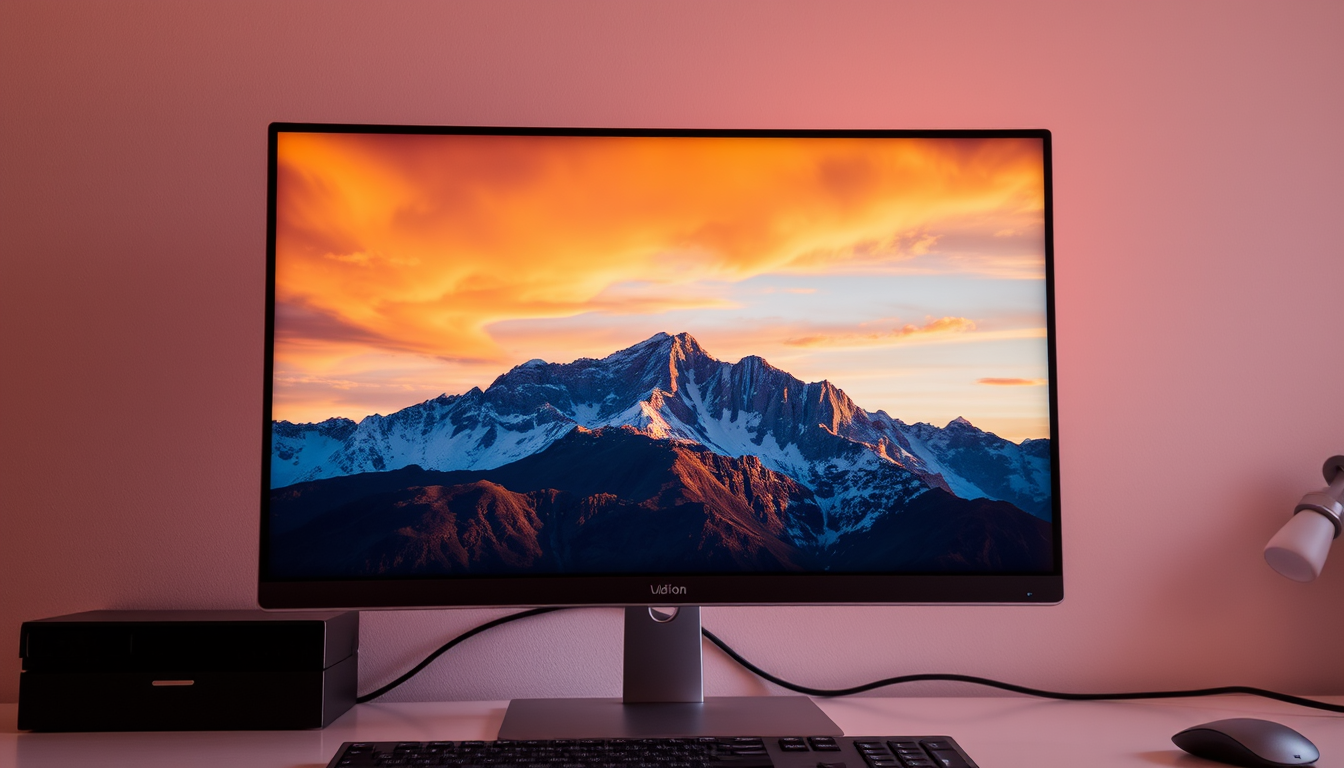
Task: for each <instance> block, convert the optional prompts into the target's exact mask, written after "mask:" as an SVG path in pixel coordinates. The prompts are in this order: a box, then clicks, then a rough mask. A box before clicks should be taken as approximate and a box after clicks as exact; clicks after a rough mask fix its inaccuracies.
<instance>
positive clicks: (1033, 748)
mask: <svg viewBox="0 0 1344 768" xmlns="http://www.w3.org/2000/svg"><path fill="white" fill-rule="evenodd" d="M1327 700H1328V701H1331V702H1332V703H1337V704H1344V696H1335V697H1330V698H1328V699H1327ZM817 703H818V704H819V705H820V706H821V708H822V709H824V710H825V711H826V714H828V715H830V717H831V718H832V719H833V720H835V722H836V723H837V724H838V725H839V726H840V727H841V728H843V729H845V732H846V733H847V734H849V735H852V736H886V735H905V734H936V735H946V736H951V737H952V738H954V739H956V740H957V742H958V743H960V744H961V745H962V747H963V748H964V749H965V750H966V752H967V753H968V754H969V755H970V756H971V758H972V759H973V760H975V761H976V762H977V763H978V764H979V765H980V766H981V768H1054V767H1055V766H1059V767H1060V768H1112V767H1115V768H1119V767H1120V766H1128V767H1130V768H1133V767H1134V766H1147V767H1148V768H1152V766H1183V767H1184V768H1199V767H1200V766H1204V767H1205V768H1208V767H1209V766H1213V765H1219V764H1215V763H1209V762H1207V761H1204V760H1198V759H1196V758H1193V757H1190V756H1189V755H1186V754H1185V753H1184V752H1181V751H1180V750H1178V749H1176V747H1175V746H1173V745H1172V743H1171V735H1172V734H1173V733H1176V732H1177V731H1179V730H1181V729H1182V728H1185V727H1188V726H1191V725H1195V724H1196V723H1202V722H1207V721H1209V720H1218V719H1221V718H1226V717H1262V718H1266V719H1270V720H1276V721H1278V722H1281V723H1283V724H1285V725H1288V726H1290V727H1292V728H1295V729H1296V730H1298V731H1299V732H1301V733H1303V734H1304V735H1306V736H1307V737H1308V738H1310V739H1311V740H1312V741H1314V742H1315V743H1316V746H1317V747H1319V748H1320V750H1321V759H1320V761H1319V762H1318V763H1317V765H1318V766H1319V768H1341V767H1344V715H1337V714H1332V713H1328V712H1322V711H1319V710H1308V709H1302V708H1299V707H1292V706H1289V705H1287V704H1280V703H1278V702H1274V701H1268V700H1263V699H1257V698H1252V697H1245V696H1222V697H1214V698H1205V699H1184V700H1169V701H1160V702H1058V701H1045V700H1040V699H1030V698H1022V697H1007V696H1005V697H989V698H851V699H833V700H828V699H823V700H819V701H818V702H817ZM506 704H507V702H503V701H475V702H435V703H420V704H361V705H359V706H356V707H355V708H354V709H353V710H351V711H350V712H347V713H346V714H345V715H344V716H342V717H341V718H340V719H338V720H337V721H336V722H335V723H333V724H332V725H331V726H329V727H328V728H326V729H325V730H321V731H281V732H266V731H249V732H193V733H73V734H53V733H20V732H18V731H17V730H16V729H15V718H16V716H17V711H18V707H17V705H14V704H0V768H11V767H12V766H18V767H19V768H73V767H77V766H91V767H93V766H96V767H97V768H121V767H123V766H126V767H129V766H135V767H136V768H159V767H163V768H167V767H168V766H173V767H174V768H176V767H177V766H183V767H188V766H189V767H193V768H225V767H227V768H297V767H298V766H303V768H313V767H314V766H325V765H326V763H327V761H328V760H330V759H331V756H332V755H333V754H334V753H335V751H336V748H337V747H338V746H339V745H340V744H341V742H343V741H432V740H461V739H490V738H494V735H495V733H496V731H497V730H498V728H499V724H500V722H501V721H502V720H503V718H504V707H505V706H506Z"/></svg>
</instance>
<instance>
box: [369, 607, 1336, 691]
mask: <svg viewBox="0 0 1344 768" xmlns="http://www.w3.org/2000/svg"><path fill="white" fill-rule="evenodd" d="M563 610H567V609H566V608H563V607H561V608H533V609H532V610H529V611H522V612H520V613H511V614H509V615H508V616H501V617H499V618H498V619H495V620H493V621H487V622H486V623H484V624H481V625H479V626H477V627H473V628H472V629H469V630H467V631H466V632H463V633H462V634H460V635H458V636H457V637H454V638H453V639H452V640H449V641H448V642H446V643H444V644H443V645H441V646H439V648H438V650H436V651H434V652H433V653H431V654H429V655H428V656H426V657H425V659H424V661H421V662H420V663H419V664H416V665H415V667H414V668H413V669H411V670H410V671H409V672H407V673H406V674H404V675H402V676H401V677H398V678H397V679H396V680H393V681H392V682H390V683H388V684H387V685H384V686H383V687H382V688H379V689H378V690H376V691H374V692H372V693H367V694H365V695H363V696H360V697H358V698H356V699H355V701H356V702H358V703H360V704H363V703H364V702H366V701H372V700H373V699H376V698H378V697H379V696H382V695H383V694H385V693H387V692H388V691H390V690H392V689H393V688H396V687H397V686H399V685H401V684H402V683H404V682H406V681H407V680H410V679H411V678H412V677H415V676H416V675H417V674H419V672H420V670H422V669H424V668H425V667H427V666H429V665H430V664H431V663H432V662H433V661H434V660H435V659H437V658H439V657H440V656H442V655H443V654H444V653H445V652H447V651H448V650H449V649H450V648H452V647H453V646H455V645H457V644H458V643H461V642H462V641H464V640H466V639H467V638H470V637H474V636H476V635H479V634H480V633H482V632H484V631H486V630H488V629H493V628H495V627H498V626H499V625H501V624H508V623H509V622H511V621H517V620H518V619H526V618H528V617H530V616H540V615H541V614H543V613H551V612H553V611H563ZM700 634H702V635H704V636H705V638H706V639H707V640H709V641H710V642H711V643H713V644H714V645H716V646H718V648H719V650H721V651H723V652H724V653H726V654H728V657H729V658H731V659H732V660H733V661H736V662H737V663H738V664H741V665H742V667H743V669H746V670H747V671H748V672H750V673H752V674H753V675H756V676H757V677H759V678H761V679H763V680H767V681H769V682H772V683H774V684H775V685H778V686H779V687H781V688H787V689H788V690H790V691H794V692H795V693H802V694H806V695H808V696H821V697H826V698H833V697H836V696H850V695H853V694H856V693H863V692H864V691H871V690H873V689H875V688H885V687H887V686H890V685H901V684H902V683H920V682H934V681H936V682H950V683H971V684H973V685H983V686H987V687H989V688H998V689H1000V690H1004V691H1011V692H1013V693H1022V694H1026V695H1028V696H1037V697H1039V698H1043V699H1061V700H1064V701H1102V700H1112V701H1117V700H1120V701H1122V700H1127V699H1176V698H1187V697H1194V696H1218V695H1222V694H1229V693H1242V694H1247V695H1250V696H1260V697H1263V698H1266V699H1274V700H1276V701H1282V702H1286V703H1288V704H1296V705H1297V706H1299V707H1310V708H1312V709H1323V710H1325V711H1327V712H1341V713H1344V705H1340V704H1329V703H1326V702H1324V701H1316V700H1315V699H1305V698H1302V697H1301V696H1292V695H1290V694H1287V693H1279V692H1277V691H1267V690H1265V689H1263V688H1252V687H1249V686H1244V685H1227V686H1222V687H1220V688H1198V689H1195V690H1189V691H1130V692H1126V693H1063V692H1059V691H1045V690H1041V689H1039V688H1029V687H1027V686H1025V685H1015V684H1013V683H1004V682H1000V681H998V680H990V679H989V678H986V677H975V676H974V675H954V674H936V673H935V674H922V675H898V676H896V677H888V678H886V679H884V680H875V681H873V682H871V683H863V684H862V685H855V686H852V687H849V688H811V687H808V686H806V685H799V684H797V683H791V682H789V681H788V680H785V679H783V678H781V677H776V676H775V675H772V674H770V673H769V672H766V671H765V670H764V669H761V668H760V667H758V666H756V665H755V664H753V663H751V662H750V661H748V660H747V659H746V658H745V657H744V656H742V654H740V653H738V652H737V651H735V650H733V648H732V646H730V645H728V644H727V643H725V642H724V641H723V640H722V639H720V638H719V636H718V635H716V634H714V633H713V632H710V631H709V630H708V629H705V628H704V627H701V628H700Z"/></svg>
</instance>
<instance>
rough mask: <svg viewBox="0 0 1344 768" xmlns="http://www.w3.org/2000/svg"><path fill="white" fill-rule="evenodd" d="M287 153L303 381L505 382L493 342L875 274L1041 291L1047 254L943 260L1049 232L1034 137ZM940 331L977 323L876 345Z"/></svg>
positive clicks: (423, 141) (283, 147)
mask: <svg viewBox="0 0 1344 768" xmlns="http://www.w3.org/2000/svg"><path fill="white" fill-rule="evenodd" d="M278 141H279V144H278V167H277V181H276V196H277V218H276V244H275V248H276V282H275V284H276V301H277V316H278V319H277V325H276V329H277V348H276V361H277V365H279V363H281V362H284V363H285V364H286V365H289V366H292V368H293V371H292V372H293V373H295V374H296V375H297V374H302V373H303V372H305V371H311V370H315V369H322V371H323V372H324V375H325V374H332V375H334V376H335V378H338V379H339V378H343V377H342V376H339V375H336V372H335V370H334V369H335V367H336V366H337V364H338V362H339V361H340V360H341V359H353V358H356V357H358V356H359V355H362V354H367V353H369V352H370V351H371V350H390V351H394V352H399V353H403V354H408V355H419V356H424V357H427V358H435V359H441V360H451V361H454V362H455V363H456V364H462V365H479V366H480V369H481V371H482V372H484V371H486V370H487V369H488V370H494V371H495V372H497V370H498V368H499V365H500V364H502V363H507V362H509V361H510V360H512V353H511V352H510V350H508V349H506V348H505V346H504V345H503V344H502V343H501V340H500V338H498V337H497V335H496V334H495V333H494V332H492V328H495V327H498V326H500V325H501V324H507V323H509V322H512V321H534V322H540V323H545V322H551V321H555V320H561V319H572V318H576V317H581V316H587V315H594V314H595V315H603V316H607V317H610V318H611V322H614V323H621V322H622V320H621V318H631V317H636V316H647V315H653V314H659V313H666V312H671V311H675V310H699V309H722V308H724V307H726V306H729V304H728V303H727V302H726V300H725V299H724V298H723V297H722V296H721V295H716V294H715V292H714V291H713V290H712V289H711V288H708V287H706V286H711V285H712V284H716V283H717V284H725V283H727V284H731V283H736V282H740V281H743V280H746V279H749V278H752V277H756V276H760V275H766V274H780V273H794V274H817V273H838V274H839V273H849V274H858V275H862V274H871V273H877V272H884V271H885V272H889V271H890V270H892V269H893V268H896V267H898V266H900V265H901V264H902V263H904V262H909V261H910V260H911V259H916V260H918V263H919V265H920V266H919V268H920V269H943V268H946V269H949V270H952V271H965V270H983V271H985V272H987V273H992V272H994V270H996V269H998V270H1002V269H1008V270H1011V271H1012V272H1013V273H1014V274H1018V273H1020V272H1022V271H1023V270H1025V271H1026V272H1027V273H1029V274H1035V275H1036V276H1039V275H1040V274H1042V271H1041V266H1040V265H1041V264H1042V263H1043V261H1041V259H1043V256H1042V255H1041V254H1040V253H1039V252H1038V251H1039V248H1037V251H1033V252H1029V253H1027V254H1026V256H1025V257H1024V256H1023V255H1022V254H1020V253H1017V252H1013V253H1006V252H1005V253H1004V254H1003V255H1002V256H1000V255H998V254H997V252H994V253H988V255H986V254H979V255H976V256H975V257H974V258H970V257H966V256H964V255H962V254H961V252H960V251H957V250H955V249H950V250H946V253H944V252H943V250H944V245H945V244H946V243H949V242H951V243H956V242H958V240H957V237H958V236H961V235H963V234H965V233H976V232H978V233H982V234H983V235H984V239H987V240H988V239H992V237H993V235H994V233H997V232H1004V231H1012V232H1021V231H1032V228H1033V227H1039V221H1040V212H1041V210H1043V206H1044V196H1043V186H1042V179H1041V176H1040V166H1041V156H1040V153H1041V145H1040V142H1039V141H1036V140H1025V139H1024V140H1021V141H1012V140H994V141H968V140H950V139H949V140H910V139H901V140H889V141H872V140H866V139H865V140H851V139H828V140H826V141H810V140H799V139H789V138H773V139H750V140H748V139H733V138H702V139H685V138H682V139H676V140H668V139H660V138H654V137H627V138H599V137H556V136H550V137H545V136H532V137H518V136H513V137H510V136H445V135H412V136H408V135H396V136H390V135H361V134H341V133H331V134H321V133H315V134H298V133H289V134H281V135H280V137H279V139H278ZM962 239H963V240H964V239H965V237H963V238H962ZM940 264H941V265H944V266H939V265H940ZM788 290H790V291H792V292H799V293H802V292H804V291H807V290H812V289H807V288H794V289H788ZM282 308H283V309H282ZM286 318H287V319H286ZM945 320H958V321H961V322H963V323H970V321H968V320H964V318H944V319H943V320H939V321H931V323H930V325H926V326H921V327H918V328H914V327H911V326H907V327H905V328H901V329H896V330H893V331H892V332H890V333H888V334H884V335H882V338H881V339H880V340H871V341H868V342H862V343H888V342H890V341H893V340H899V339H901V338H904V337H908V336H911V335H914V334H925V335H933V334H940V333H951V332H956V331H964V330H969V329H970V328H973V324H972V325H971V326H970V327H958V328H954V327H951V326H937V325H936V324H937V323H941V322H943V321H945ZM291 321H292V322H291ZM817 338H820V337H817ZM862 338H863V337H860V336H852V337H850V340H849V341H848V342H846V343H861V339H862ZM807 340H808V337H804V338H803V339H801V340H795V341H799V343H798V344H797V345H796V346H807V344H806V343H805V342H807ZM554 341H556V342H563V338H557V339H554ZM818 343H820V342H818ZM579 355H580V352H579V350H577V349H570V348H566V347H564V346H563V345H562V346H558V347H555V348H552V349H550V350H549V351H548V353H547V355H546V356H547V357H549V358H551V359H555V360H568V359H573V358H574V357H577V356H579ZM524 359H526V358H524Z"/></svg>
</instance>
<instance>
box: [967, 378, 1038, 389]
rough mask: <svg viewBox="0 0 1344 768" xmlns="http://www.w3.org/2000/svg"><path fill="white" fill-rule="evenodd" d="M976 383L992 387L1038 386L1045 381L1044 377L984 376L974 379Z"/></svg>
mask: <svg viewBox="0 0 1344 768" xmlns="http://www.w3.org/2000/svg"><path fill="white" fill-rule="evenodd" d="M975 383H976V384H988V385H990V386H992V387H1040V386H1044V385H1045V384H1046V383H1047V382H1046V380H1045V379H1012V378H1003V379H1000V378H993V377H989V378H984V379H976V380H975Z"/></svg>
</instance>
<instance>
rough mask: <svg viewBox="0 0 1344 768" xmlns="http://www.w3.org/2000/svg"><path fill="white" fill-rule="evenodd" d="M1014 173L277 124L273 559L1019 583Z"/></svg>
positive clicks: (358, 573) (1038, 417) (1032, 524)
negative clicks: (282, 129)
mask: <svg viewBox="0 0 1344 768" xmlns="http://www.w3.org/2000/svg"><path fill="white" fill-rule="evenodd" d="M1042 167H1043V160H1042V147H1041V142H1040V141H1039V140H1034V139H1007V138H1003V139H880V140H878V139H800V138H777V137H776V138H722V137H719V138H695V139H689V138H684V137H683V138H676V139H669V138H663V137H582V136H580V137H576V136H536V137H533V136H526V137H519V136H480V135H468V136H463V135H380V134H322V133H313V134H281V135H280V143H279V147H278V174H277V191H276V200H277V221H276V239H275V270H276V271H275V291H276V293H275V301H276V305H275V307H276V308H275V318H274V328H273V331H274V353H273V377H272V400H271V416H272V422H271V434H270V469H269V472H270V485H269V487H270V492H269V493H270V497H269V508H268V510H267V514H268V522H267V525H268V539H269V542H268V546H269V549H268V552H269V563H268V566H269V570H270V574H271V576H272V577H274V578H280V579H287V578H292V579H310V578H369V577H377V576H386V577H404V576H426V575H429V576H444V575H463V576H502V575H517V574H611V573H622V574H642V573H648V574H664V575H668V574H696V573H733V572H744V573H762V572H770V573H777V572H811V573H817V572H832V573H923V572H944V573H945V572H965V573H976V572H1000V573H1002V572H1016V573H1040V572H1047V571H1050V570H1051V569H1052V568H1053V567H1054V565H1055V563H1054V542H1053V535H1054V534H1053V531H1054V530H1055V528H1054V514H1055V513H1054V509H1055V504H1054V499H1053V496H1052V487H1053V479H1052V476H1051V445H1050V439H1049V438H1050V422H1049V419H1050V408H1049V392H1048V378H1049V374H1048V356H1047V350H1048V347H1047V340H1046V286H1045V243H1044V179H1043V170H1042ZM384 414H386V415H384ZM939 424H941V425H942V426H937V425H939Z"/></svg>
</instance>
